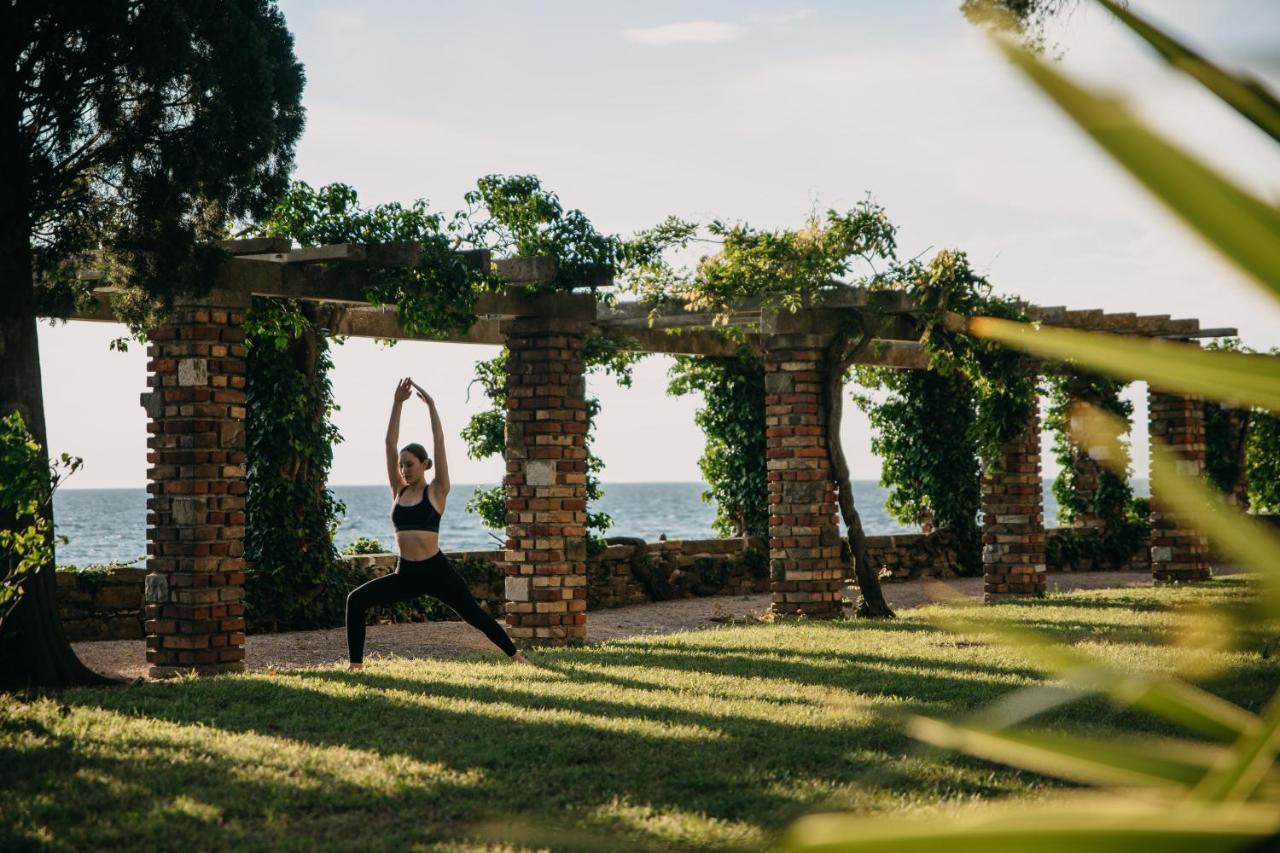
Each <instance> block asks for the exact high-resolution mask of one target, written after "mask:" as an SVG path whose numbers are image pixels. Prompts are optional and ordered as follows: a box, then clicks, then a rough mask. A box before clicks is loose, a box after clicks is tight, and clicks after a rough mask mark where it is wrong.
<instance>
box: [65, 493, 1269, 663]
mask: <svg viewBox="0 0 1280 853" xmlns="http://www.w3.org/2000/svg"><path fill="white" fill-rule="evenodd" d="M1259 519H1260V520H1262V521H1266V522H1270V523H1271V524H1273V525H1274V526H1276V527H1277V528H1280V517H1277V516H1259ZM1060 529H1061V528H1050V529H1049V530H1046V531H1045V538H1046V539H1052V538H1053V537H1054V536H1056V535H1058V531H1059V530H1060ZM748 546H749V547H750V548H751V549H752V550H753V553H751V554H749V553H748V552H747V551H746V549H744V547H743V540H741V539H706V540H689V541H675V540H673V541H670V542H649V543H646V545H645V560H641V561H637V560H636V546H634V545H612V546H610V547H608V548H606V549H605V550H604V551H602V552H601V553H599V554H596V555H594V556H592V557H590V558H588V560H587V609H588V610H607V609H610V608H614V607H627V606H630V605H633V604H646V603H648V602H650V601H654V600H655V598H654V592H655V591H656V592H658V593H659V594H662V593H666V595H667V597H675V598H689V597H692V596H696V595H707V594H715V595H749V594H753V593H762V592H768V591H769V579H768V576H767V573H768V566H767V564H766V563H765V562H762V561H763V560H764V558H765V556H766V552H765V550H764V547H765V543H764V542H763V541H762V540H750V541H749V542H748ZM867 550H868V552H869V553H870V554H871V559H872V561H873V562H874V563H875V565H876V567H877V569H884V570H887V572H886V573H885V575H884V579H885V580H886V582H889V583H893V582H897V581H908V580H915V579H918V578H922V577H936V578H947V577H955V576H956V575H958V574H959V572H960V560H959V555H958V554H957V553H956V550H955V548H954V546H952V545H950V544H948V543H946V541H945V540H944V539H941V538H940V537H938V535H937V534H930V535H925V534H922V533H909V534H902V535H895V536H868V537H867ZM449 556H450V558H451V559H452V560H453V561H454V562H455V564H459V563H461V562H462V561H465V560H485V561H488V562H490V563H491V564H493V565H494V566H495V567H497V568H499V569H500V568H501V566H502V561H503V559H504V552H502V551H456V552H453V553H451V554H450V555H449ZM344 559H346V560H348V561H349V562H352V563H355V564H360V565H363V566H368V567H371V568H373V570H374V574H375V575H381V574H386V573H387V572H390V571H392V570H394V569H395V566H396V559H397V558H396V555H395V554H360V555H357V556H351V557H345V558H344ZM1048 568H1049V570H1050V571H1063V572H1072V571H1093V570H1096V569H1095V567H1093V566H1090V565H1067V566H1059V565H1055V564H1050V565H1049V567H1048ZM1129 568H1131V569H1132V570H1133V571H1142V572H1146V571H1150V569H1151V564H1150V562H1149V561H1148V558H1147V554H1146V553H1145V552H1142V551H1140V552H1139V553H1137V554H1135V555H1134V559H1133V562H1132V563H1131V565H1130V567H1129ZM146 574H147V571H146V569H130V568H125V569H115V570H113V571H110V572H102V573H96V572H95V573H92V574H90V575H80V574H77V573H73V572H59V573H58V576H57V577H58V610H59V612H60V613H61V614H62V621H63V624H64V625H65V626H66V628H67V634H68V636H69V637H70V638H71V639H72V640H73V641H80V640H130V639H141V638H142V637H143V636H144V634H143V617H142V604H143V602H142V593H143V579H144V577H145V576H146ZM464 574H467V572H466V571H465V569H464ZM721 575H723V585H722V586H719V587H716V583H718V582H719V581H721V579H722V578H721ZM846 575H847V579H852V572H851V571H849V570H848V569H846ZM495 576H496V573H495ZM467 581H468V584H469V585H470V587H471V591H472V594H474V595H475V597H476V600H477V601H479V602H480V606H481V607H483V608H484V609H485V610H487V611H488V612H489V613H492V614H494V615H495V616H502V615H503V611H504V605H505V599H506V593H505V590H504V588H503V587H504V584H503V582H502V580H501V579H500V578H498V579H490V580H484V579H481V578H477V577H476V576H475V575H471V576H469V577H468V578H467ZM664 584H665V586H664ZM409 612H410V615H409V616H408V618H409V619H410V620H411V621H412V620H414V619H419V620H421V619H426V618H428V615H427V613H426V612H425V611H421V612H420V613H421V615H420V616H415V615H413V613H414V611H413V610H412V609H411V610H410V611H409ZM383 616H384V618H385V617H386V616H387V614H383Z"/></svg>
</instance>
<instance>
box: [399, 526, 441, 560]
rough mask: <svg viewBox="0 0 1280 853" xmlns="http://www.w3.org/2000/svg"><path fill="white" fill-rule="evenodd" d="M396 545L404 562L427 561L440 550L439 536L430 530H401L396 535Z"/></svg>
mask: <svg viewBox="0 0 1280 853" xmlns="http://www.w3.org/2000/svg"><path fill="white" fill-rule="evenodd" d="M396 545H397V547H399V549H400V556H401V557H402V558H404V559H406V560H429V559H431V558H432V557H434V556H435V555H436V553H437V552H438V551H439V550H440V534H439V533H432V532H431V531H430V530H401V531H399V532H398V533H396Z"/></svg>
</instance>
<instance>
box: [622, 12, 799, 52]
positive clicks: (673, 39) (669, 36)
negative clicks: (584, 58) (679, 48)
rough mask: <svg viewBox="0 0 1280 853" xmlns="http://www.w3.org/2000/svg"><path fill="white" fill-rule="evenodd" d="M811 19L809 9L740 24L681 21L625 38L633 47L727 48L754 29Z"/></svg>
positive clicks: (753, 17) (759, 16)
mask: <svg viewBox="0 0 1280 853" xmlns="http://www.w3.org/2000/svg"><path fill="white" fill-rule="evenodd" d="M808 15H809V10H808V9H797V10H796V11H794V12H780V13H776V14H771V15H762V14H752V15H747V17H746V18H745V19H743V21H742V22H741V23H735V22H734V21H681V22H680V23H676V24H663V25H661V26H657V27H645V28H643V29H631V30H623V36H624V37H625V38H626V39H627V41H629V42H632V43H634V44H649V45H668V44H724V43H725V42H730V41H734V40H735V39H739V38H742V37H743V36H744V35H746V34H747V33H748V32H750V31H751V30H753V29H766V28H769V27H779V26H784V25H786V24H790V23H793V22H795V21H798V20H800V19H801V18H805V17H807V16H808Z"/></svg>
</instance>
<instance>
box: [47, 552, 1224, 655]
mask: <svg viewBox="0 0 1280 853" xmlns="http://www.w3.org/2000/svg"><path fill="white" fill-rule="evenodd" d="M1214 571H1215V573H1216V574H1219V575H1224V574H1232V573H1234V571H1235V570H1234V569H1232V568H1230V567H1222V566H1220V567H1215V569H1214ZM941 585H942V586H945V587H946V588H947V589H948V590H950V591H951V593H952V594H959V595H961V596H965V597H970V598H980V597H981V596H982V578H957V579H954V580H948V581H943V582H941ZM1150 585H1151V575H1149V574H1146V573H1142V572H1082V573H1076V574H1066V573H1057V572H1055V573H1053V574H1051V575H1049V590H1050V591H1051V592H1067V591H1070V590H1076V589H1099V588H1103V587H1128V586H1134V587H1140V586H1150ZM938 586H939V582H937V581H906V582H902V583H889V584H885V585H884V594H885V598H886V599H887V600H888V602H889V605H890V606H891V607H893V608H894V609H895V610H906V609H908V608H911V607H916V606H918V605H920V604H924V603H927V602H929V601H930V600H931V599H932V598H934V597H936V595H937V594H938V593H940V592H941V590H940V589H939V588H938ZM768 608H769V595H768V594H767V593H765V594H761V595H745V596H714V597H711V598H686V599H681V600H678V601H664V602H656V603H653V604H641V605H637V606H634V607H620V608H617V609H614V610H599V611H594V612H592V613H590V614H589V615H588V616H587V641H588V642H589V643H600V642H605V641H607V640H616V639H620V638H623V637H633V636H637V635H642V634H670V633H674V632H677V631H689V630H696V629H698V628H708V627H711V626H714V625H716V624H719V623H722V622H726V621H730V620H736V619H748V618H751V617H756V616H761V615H763V614H764V613H765V611H767V610H768ZM72 645H73V646H74V648H75V650H76V654H78V655H79V656H80V659H81V660H82V661H84V662H85V664H86V665H87V666H89V667H90V668H92V669H94V670H96V671H98V672H101V673H104V674H106V675H111V676H115V677H119V678H125V679H134V678H146V676H147V668H148V664H147V662H146V643H144V642H143V641H141V640H107V641H99V642H84V643H73V644H72ZM485 651H489V652H491V653H493V654H495V655H497V654H500V652H498V651H497V650H495V649H493V647H492V646H490V645H489V642H488V640H487V639H486V638H485V636H484V635H483V634H481V633H480V632H478V631H476V630H474V629H472V628H471V627H470V626H469V625H467V624H465V623H463V622H409V623H405V624H400V625H371V626H369V630H368V635H367V639H366V641H365V660H366V661H371V660H376V659H377V658H379V657H390V656H397V657H457V656H459V655H464V654H472V653H474V652H485ZM346 660H347V637H346V632H345V630H343V629H342V628H330V629H326V630H322V631H294V632H290V633H285V634H251V635H249V636H248V637H246V638H245V667H246V669H249V670H269V669H277V670H278V669H290V668H294V667H306V666H337V665H344V666H345V664H346Z"/></svg>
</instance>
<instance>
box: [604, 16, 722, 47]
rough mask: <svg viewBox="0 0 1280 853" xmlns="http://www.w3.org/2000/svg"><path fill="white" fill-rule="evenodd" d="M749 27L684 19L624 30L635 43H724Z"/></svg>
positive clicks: (628, 38) (630, 40)
mask: <svg viewBox="0 0 1280 853" xmlns="http://www.w3.org/2000/svg"><path fill="white" fill-rule="evenodd" d="M746 32H747V28H746V27H744V26H742V25H741V24H735V23H732V22H729V21H684V22H682V23H679V24H663V25H662V26H660V27H647V28H645V29H639V30H624V31H623V34H624V35H625V36H626V39H627V41H629V42H634V43H635V44H652V45H667V44H723V43H725V42H728V41H733V40H734V39H736V38H740V37H741V36H743V35H744V34H746Z"/></svg>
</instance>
